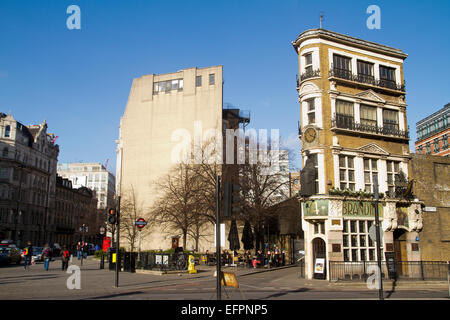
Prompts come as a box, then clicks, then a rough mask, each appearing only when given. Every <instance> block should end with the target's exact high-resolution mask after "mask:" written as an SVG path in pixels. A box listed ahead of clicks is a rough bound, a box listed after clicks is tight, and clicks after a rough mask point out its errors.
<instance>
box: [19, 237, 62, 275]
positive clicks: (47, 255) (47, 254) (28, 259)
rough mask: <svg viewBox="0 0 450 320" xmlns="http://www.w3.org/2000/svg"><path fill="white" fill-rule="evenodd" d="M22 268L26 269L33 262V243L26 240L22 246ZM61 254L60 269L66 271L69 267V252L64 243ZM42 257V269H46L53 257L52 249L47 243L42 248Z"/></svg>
mask: <svg viewBox="0 0 450 320" xmlns="http://www.w3.org/2000/svg"><path fill="white" fill-rule="evenodd" d="M23 253H24V264H23V266H24V269H25V270H27V267H28V268H29V266H31V265H32V263H33V245H32V244H31V241H28V242H27V246H26V247H25V248H24V251H23ZM60 256H61V269H62V271H66V270H67V268H68V267H69V260H70V252H69V250H68V249H67V247H66V246H65V245H64V246H63V247H62V250H61V252H60ZM42 257H43V260H44V270H45V271H48V269H49V267H50V261H51V260H52V258H53V250H52V249H51V248H50V246H49V245H48V243H46V244H45V246H44V249H43V250H42Z"/></svg>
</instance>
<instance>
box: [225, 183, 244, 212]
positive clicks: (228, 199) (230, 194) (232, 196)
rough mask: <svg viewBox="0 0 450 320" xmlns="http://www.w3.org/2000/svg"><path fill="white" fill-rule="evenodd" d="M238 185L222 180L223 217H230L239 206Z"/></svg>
mask: <svg viewBox="0 0 450 320" xmlns="http://www.w3.org/2000/svg"><path fill="white" fill-rule="evenodd" d="M240 191H241V190H240V187H239V185H237V184H233V183H231V182H224V186H223V217H231V215H232V214H236V213H238V212H239V208H240V201H241V197H240Z"/></svg>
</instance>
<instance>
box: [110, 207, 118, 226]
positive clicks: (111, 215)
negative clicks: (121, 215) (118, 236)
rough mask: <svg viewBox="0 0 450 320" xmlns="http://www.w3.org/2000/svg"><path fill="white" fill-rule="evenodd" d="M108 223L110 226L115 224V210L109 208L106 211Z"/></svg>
mask: <svg viewBox="0 0 450 320" xmlns="http://www.w3.org/2000/svg"><path fill="white" fill-rule="evenodd" d="M108 222H109V223H110V224H116V223H117V215H116V209H114V208H110V209H109V210H108Z"/></svg>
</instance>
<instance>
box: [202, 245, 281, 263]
mask: <svg viewBox="0 0 450 320" xmlns="http://www.w3.org/2000/svg"><path fill="white" fill-rule="evenodd" d="M203 261H204V262H205V263H206V264H211V263H214V264H215V263H216V254H215V253H213V254H210V253H209V251H208V250H206V253H205V255H204V259H203ZM221 262H222V265H223V266H227V265H231V264H233V263H235V262H243V264H244V265H245V266H246V267H248V268H262V267H265V268H275V267H281V266H285V265H286V250H280V249H279V248H278V247H277V246H275V247H274V249H273V250H267V251H266V252H264V251H263V250H257V251H256V252H255V253H254V254H253V253H252V252H251V251H250V250H246V251H245V253H244V254H243V255H241V254H238V253H237V251H233V252H230V251H228V250H227V249H225V250H223V251H222V253H221Z"/></svg>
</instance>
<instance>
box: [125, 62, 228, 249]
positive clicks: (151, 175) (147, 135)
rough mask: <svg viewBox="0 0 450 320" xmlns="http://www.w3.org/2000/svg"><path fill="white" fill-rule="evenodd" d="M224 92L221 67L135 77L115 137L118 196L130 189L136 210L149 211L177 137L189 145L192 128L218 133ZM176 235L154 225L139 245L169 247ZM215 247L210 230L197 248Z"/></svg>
mask: <svg viewBox="0 0 450 320" xmlns="http://www.w3.org/2000/svg"><path fill="white" fill-rule="evenodd" d="M222 95H223V93H222V66H214V67H208V68H188V69H184V70H180V71H178V72H174V73H167V74H160V75H155V74H150V75H145V76H142V77H140V78H136V79H134V80H133V84H132V87H131V92H130V95H129V98H128V103H127V106H126V109H125V112H124V114H123V116H122V118H121V120H120V129H119V139H118V140H116V142H117V169H116V170H117V172H116V177H117V187H116V190H117V192H118V194H119V195H120V196H121V197H122V198H124V197H127V196H128V197H129V196H130V195H131V194H132V193H134V198H135V199H136V203H137V204H138V206H139V210H140V212H142V213H143V214H144V213H145V212H148V210H149V209H150V208H151V206H152V204H153V202H154V200H155V197H156V194H155V190H154V185H153V183H154V182H155V181H158V180H160V179H164V177H165V176H167V174H168V173H169V170H170V169H171V168H172V166H173V165H174V164H175V163H174V161H173V157H172V155H173V152H174V150H176V148H177V145H179V144H180V141H181V140H183V139H188V140H189V139H190V141H191V142H192V143H193V142H194V133H195V132H196V131H195V128H197V132H198V131H199V130H200V127H201V132H202V133H203V134H205V132H206V131H207V130H209V129H214V130H218V131H219V132H222V122H223V119H222V118H223V117H222V104H223V101H222ZM146 228H147V227H146ZM174 236H176V234H174V233H172V231H168V230H157V228H156V229H154V230H152V232H151V233H150V235H149V236H148V237H146V238H145V239H143V241H142V245H141V248H142V249H168V248H170V246H171V238H172V237H174ZM124 245H126V244H125V243H124ZM213 245H214V235H213V233H212V234H211V239H209V240H207V241H206V242H205V244H204V245H201V246H200V249H203V250H204V249H208V248H209V247H208V246H211V247H212V246H213ZM187 247H188V249H191V247H192V243H190V242H188V245H187Z"/></svg>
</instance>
